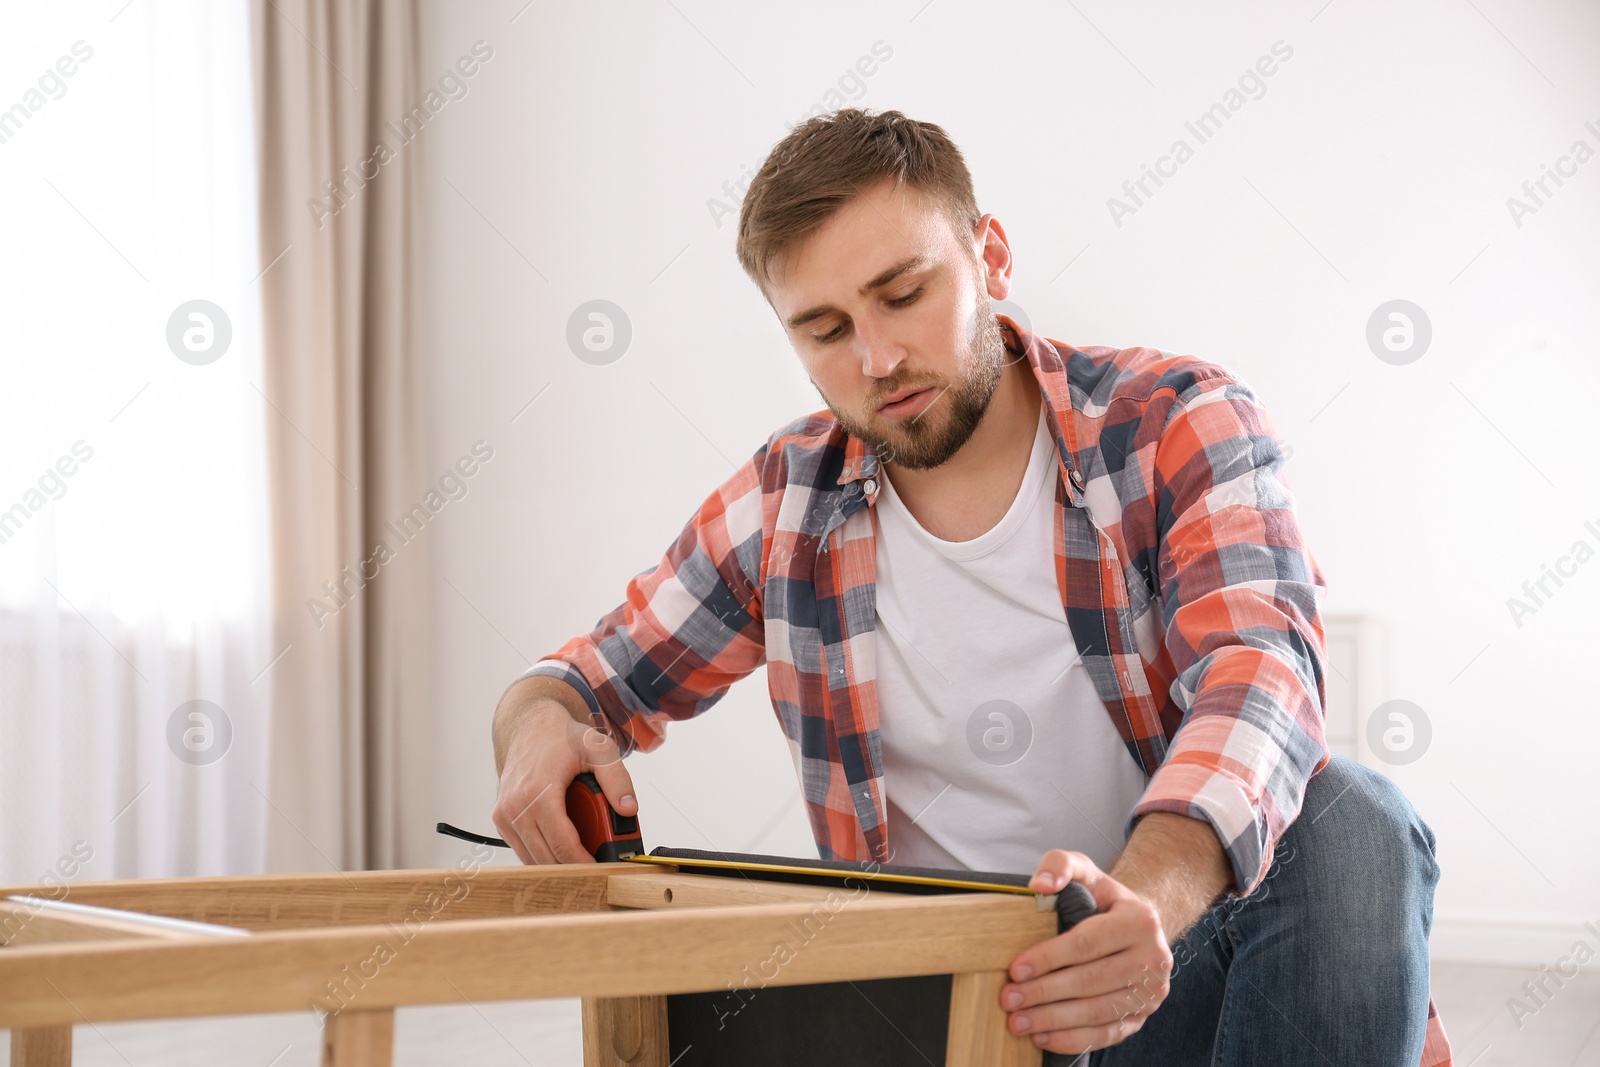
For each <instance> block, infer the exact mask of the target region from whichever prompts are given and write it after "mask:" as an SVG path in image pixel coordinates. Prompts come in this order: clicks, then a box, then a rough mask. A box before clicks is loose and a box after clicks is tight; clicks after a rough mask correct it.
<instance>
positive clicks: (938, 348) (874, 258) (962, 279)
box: [768, 180, 1009, 470]
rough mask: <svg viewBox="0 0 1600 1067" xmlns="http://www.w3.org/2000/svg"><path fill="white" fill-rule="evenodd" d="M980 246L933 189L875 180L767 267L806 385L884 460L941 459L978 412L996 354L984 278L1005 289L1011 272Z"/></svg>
mask: <svg viewBox="0 0 1600 1067" xmlns="http://www.w3.org/2000/svg"><path fill="white" fill-rule="evenodd" d="M995 229H997V230H998V225H997V224H996V226H995ZM981 232H983V230H982V228H981V227H980V233H981ZM1002 237H1003V234H1002ZM979 251H980V246H979V245H978V241H977V239H976V238H975V237H974V238H972V239H969V240H968V241H967V242H966V243H965V244H963V243H962V242H961V241H959V240H958V239H957V237H956V235H955V234H954V233H953V232H952V230H951V226H950V224H949V222H948V221H947V220H946V218H945V216H944V215H943V214H941V213H940V211H939V209H938V207H937V205H936V203H935V202H934V201H933V200H932V199H931V198H929V197H927V196H926V195H924V194H923V193H922V192H921V191H920V190H918V189H915V188H912V187H909V186H899V187H896V185H895V183H894V182H893V181H891V180H885V181H883V182H880V183H879V184H877V185H875V186H872V187H871V188H869V189H866V190H865V191H864V192H863V194H862V196H860V197H858V198H856V199H855V200H852V201H850V202H849V203H847V204H846V205H845V206H844V207H842V208H840V209H839V211H838V212H837V213H836V214H835V215H834V216H833V217H832V218H830V219H829V220H828V221H827V222H826V223H825V224H824V225H823V227H822V228H821V229H820V230H818V231H817V232H816V233H815V234H813V235H812V236H811V237H810V238H809V239H808V240H806V241H805V242H804V243H803V244H802V245H801V246H799V247H798V248H796V249H794V250H792V251H791V252H790V253H789V255H787V256H786V257H784V258H783V259H782V260H781V261H780V262H778V263H776V264H774V268H775V269H774V271H773V274H774V280H773V284H772V288H771V291H770V292H769V293H768V298H769V299H770V300H771V301H772V306H773V310H774V311H776V312H777V314H778V321H779V322H781V323H783V324H784V329H785V330H786V332H787V333H788V334H789V339H790V341H791V343H792V344H793V345H794V347H795V351H796V352H797V353H798V354H799V356H800V362H801V363H802V364H803V365H804V367H805V370H806V374H807V375H808V376H809V377H810V379H811V384H813V385H815V386H816V387H817V391H818V392H819V393H821V394H822V399H823V401H824V402H825V403H826V404H827V405H828V408H829V409H830V410H831V411H832V412H833V414H834V417H835V418H837V419H838V420H839V424H840V425H841V426H843V427H844V429H845V430H846V431H847V432H849V433H850V434H851V435H852V436H854V437H858V438H860V439H861V440H862V441H864V442H866V443H867V444H869V445H871V446H872V447H873V448H874V449H876V450H877V451H878V453H879V455H880V456H881V457H882V458H883V459H884V460H885V461H886V462H893V463H895V464H897V465H899V466H901V467H904V468H906V469H908V470H925V469H928V468H931V467H937V466H939V465H940V464H942V463H944V462H945V461H946V460H948V459H949V458H950V457H951V456H953V455H955V453H956V452H957V451H958V450H959V449H960V448H961V446H962V445H964V444H966V442H967V439H968V438H970V437H971V436H972V433H973V431H974V430H976V429H977V428H978V425H979V423H980V422H981V421H982V420H983V415H984V412H985V411H987V410H988V407H989V401H990V399H991V398H992V397H993V396H994V391H995V387H996V386H997V385H998V384H999V382H1000V376H1001V370H1002V368H1003V367H1004V365H1005V357H1006V350H1005V345H1004V342H1003V339H1002V335H1001V332H1000V327H999V324H998V322H996V320H995V317H994V311H993V307H992V305H991V301H990V295H991V294H990V287H991V286H994V287H996V288H998V289H999V292H997V293H996V294H995V295H996V296H997V297H1000V298H1003V297H1004V296H1005V291H1006V288H1007V285H1008V278H1007V277H1006V275H1007V274H1008V273H1009V272H1008V271H1005V270H990V269H989V268H988V266H987V265H986V264H985V261H984V260H977V261H976V262H975V259H976V256H977V255H978V253H979ZM1006 266H1007V267H1008V266H1009V262H1007V264H1006ZM912 390H924V392H923V393H922V394H921V395H919V396H913V397H908V398H907V400H906V402H905V403H904V404H903V405H887V406H886V405H885V401H887V400H889V399H890V398H891V397H898V396H902V395H903V394H906V393H907V392H908V391H912Z"/></svg>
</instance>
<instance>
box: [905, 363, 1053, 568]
mask: <svg viewBox="0 0 1600 1067" xmlns="http://www.w3.org/2000/svg"><path fill="white" fill-rule="evenodd" d="M1008 355H1009V354H1008ZM1041 402H1042V398H1041V395H1040V393H1039V383H1038V382H1037V381H1036V380H1035V379H1034V376H1033V368H1032V366H1031V365H1030V364H1029V362H1028V361H1027V360H1026V359H1009V360H1008V362H1007V365H1006V367H1005V369H1004V371H1003V372H1002V373H1001V376H1000V382H999V384H998V385H996V386H995V391H994V396H993V398H992V399H991V400H990V402H989V407H988V410H987V411H985V412H984V415H983V421H982V422H980V423H979V424H978V428H977V429H976V430H974V431H973V434H972V436H971V437H970V438H968V439H967V443H966V444H965V445H963V446H962V447H961V449H960V451H958V452H957V453H956V454H955V455H954V456H951V457H950V459H948V460H947V461H945V462H944V463H942V464H940V465H939V466H937V467H934V468H932V469H931V470H906V469H905V468H904V467H901V466H898V465H897V464H895V463H893V462H886V463H884V464H883V470H884V473H885V474H887V475H888V477H889V480H890V481H891V482H893V483H894V488H895V492H896V493H897V494H898V495H899V497H900V499H901V501H902V502H903V503H904V504H905V505H906V508H907V509H908V510H909V511H910V512H911V513H912V515H914V516H915V517H916V518H917V521H918V522H920V523H921V524H922V526H923V527H924V528H925V529H926V530H927V531H928V532H929V533H931V534H933V535H934V536H935V537H941V538H943V539H945V540H947V541H968V540H971V539H972V538H974V537H977V536H978V535H980V534H982V533H984V532H985V531H987V530H989V529H990V528H992V527H993V526H994V525H995V523H997V522H999V521H1000V518H1001V517H1002V516H1003V515H1004V514H1005V512H1006V509H1007V508H1008V507H1009V506H1010V504H1011V502H1012V501H1013V500H1015V499H1016V495H1017V490H1018V489H1019V488H1021V485H1022V476H1023V474H1024V473H1026V471H1027V468H1028V456H1029V455H1030V454H1031V453H1032V451H1033V440H1034V437H1035V435H1036V434H1037V433H1038V428H1039V405H1040V403H1041Z"/></svg>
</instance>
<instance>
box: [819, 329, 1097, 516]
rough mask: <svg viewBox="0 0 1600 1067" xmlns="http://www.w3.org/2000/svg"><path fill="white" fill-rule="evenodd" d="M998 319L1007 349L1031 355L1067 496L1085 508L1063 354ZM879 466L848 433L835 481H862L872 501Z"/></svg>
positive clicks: (868, 447) (875, 457)
mask: <svg viewBox="0 0 1600 1067" xmlns="http://www.w3.org/2000/svg"><path fill="white" fill-rule="evenodd" d="M995 318H997V319H998V320H999V321H1000V328H1001V330H1002V331H1003V332H1004V334H1005V345H1006V351H1008V352H1010V353H1011V354H1012V355H1014V356H1015V355H1026V356H1027V357H1028V365H1029V366H1030V367H1032V368H1033V375H1034V378H1035V379H1037V380H1038V382H1039V391H1040V392H1041V393H1043V394H1044V406H1045V414H1046V418H1047V419H1048V420H1049V423H1050V435H1051V437H1052V438H1053V439H1054V440H1055V441H1056V449H1057V451H1058V452H1060V453H1061V457H1062V461H1063V468H1064V472H1065V474H1066V476H1067V483H1066V485H1067V495H1068V497H1069V498H1070V500H1071V502H1072V505H1073V506H1074V507H1082V506H1083V475H1082V473H1081V472H1080V471H1079V469H1078V466H1077V462H1076V460H1075V458H1073V455H1072V453H1071V452H1070V451H1067V450H1069V449H1073V448H1074V447H1075V446H1076V436H1075V435H1074V434H1071V433H1068V432H1066V431H1067V430H1068V429H1069V428H1072V427H1071V424H1072V394H1071V390H1070V389H1069V388H1068V384H1067V374H1066V367H1065V366H1064V365H1063V364H1062V362H1061V354H1060V352H1058V351H1057V350H1056V348H1055V346H1054V345H1052V344H1051V343H1050V342H1049V341H1048V340H1047V339H1046V338H1044V337H1041V336H1040V335H1038V334H1035V333H1032V332H1030V331H1028V330H1025V329H1023V328H1022V327H1021V326H1019V325H1018V324H1017V322H1016V320H1014V319H1013V318H1011V316H1009V315H1006V314H1004V313H1003V312H995ZM1063 416H1065V419H1066V422H1067V425H1066V426H1063V425H1062V419H1063ZM878 467H879V459H878V452H877V450H876V449H875V448H873V447H872V446H871V445H869V444H867V443H866V442H865V441H863V440H861V439H860V438H859V437H856V436H854V435H851V434H847V435H846V436H845V445H844V468H843V469H842V470H841V471H840V472H839V477H838V478H837V479H836V480H835V482H834V484H835V485H848V484H849V483H851V482H857V481H859V482H863V485H862V489H863V491H864V492H865V493H866V497H867V501H868V502H869V503H870V502H872V501H873V500H875V499H877V496H878V491H879V485H880V481H879V473H878Z"/></svg>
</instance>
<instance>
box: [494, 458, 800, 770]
mask: <svg viewBox="0 0 1600 1067" xmlns="http://www.w3.org/2000/svg"><path fill="white" fill-rule="evenodd" d="M767 453H768V446H766V445H763V446H762V447H761V448H759V449H757V450H756V451H755V453H753V454H752V455H751V456H750V458H749V459H748V460H746V461H745V463H744V464H743V465H742V466H740V467H739V469H738V470H737V471H735V472H734V474H733V475H732V476H731V477H730V478H728V480H727V481H725V482H723V483H722V484H721V485H720V486H718V487H717V488H716V489H715V490H714V491H713V492H712V493H711V494H710V495H709V496H708V497H706V499H705V500H704V502H703V503H702V504H701V505H700V507H699V508H698V509H697V510H696V511H695V513H694V515H693V516H691V517H690V519H689V521H688V522H686V523H685V524H684V526H683V530H682V532H681V533H680V534H679V535H678V539H677V540H676V541H675V542H674V543H673V544H672V545H671V546H670V547H668V549H667V550H666V552H665V553H664V554H663V555H662V557H661V559H660V561H659V562H657V563H656V565H655V566H653V567H651V568H650V569H649V570H646V571H642V572H640V573H639V574H637V575H635V576H634V577H633V578H632V579H630V580H629V582H628V586H627V591H626V596H625V597H624V599H623V602H622V603H621V604H619V605H618V606H617V607H616V608H614V609H613V610H611V611H610V612H608V613H606V614H605V615H604V616H602V617H601V618H600V620H599V621H598V622H597V623H596V624H595V627H594V629H593V630H592V631H590V632H589V633H586V634H580V635H578V636H576V637H573V638H572V639H571V640H569V641H567V642H566V643H565V644H563V645H562V646H561V647H560V648H557V649H556V650H555V651H553V652H551V653H549V654H548V655H546V656H543V657H541V658H540V659H538V660H537V661H536V662H535V663H534V664H533V665H532V666H531V667H529V668H528V669H527V670H526V671H524V672H523V673H522V675H521V677H524V678H526V677H530V676H535V675H549V676H552V677H555V678H559V679H561V680H562V681H564V682H566V683H567V684H569V685H571V686H572V687H573V688H574V689H576V690H577V691H578V692H579V693H580V694H581V695H582V696H583V699H584V701H585V702H586V703H587V704H588V706H589V713H590V716H591V717H592V718H593V719H594V723H595V726H596V727H598V728H599V729H600V730H602V731H604V732H605V733H606V735H607V736H609V737H610V738H612V740H614V741H615V742H616V743H617V747H618V749H619V750H620V751H621V752H622V754H623V755H628V754H629V753H631V752H634V751H644V752H649V751H652V750H653V749H655V748H657V747H658V746H659V745H660V744H661V743H662V741H663V740H665V737H666V732H665V731H666V726H667V724H668V723H669V722H681V721H683V720H686V719H690V718H693V717H694V716H696V715H699V714H700V713H702V712H704V711H706V710H707V709H709V708H710V707H711V706H712V705H713V704H715V703H716V702H717V701H718V700H720V699H721V698H722V696H723V695H724V694H725V693H726V692H727V691H728V689H729V687H730V686H732V685H733V683H734V682H736V681H738V680H739V679H740V678H743V677H745V676H746V675H748V674H750V673H751V672H752V671H754V670H755V669H756V668H758V667H760V666H761V665H762V664H763V663H765V662H766V641H765V636H764V626H763V621H762V610H761V597H760V589H759V583H758V574H759V572H760V568H761V553H762V541H763V534H762V476H763V468H764V462H765V457H766V456H767Z"/></svg>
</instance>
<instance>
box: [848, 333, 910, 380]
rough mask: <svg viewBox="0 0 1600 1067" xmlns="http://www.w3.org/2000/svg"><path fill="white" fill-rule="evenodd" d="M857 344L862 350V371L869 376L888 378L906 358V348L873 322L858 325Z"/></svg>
mask: <svg viewBox="0 0 1600 1067" xmlns="http://www.w3.org/2000/svg"><path fill="white" fill-rule="evenodd" d="M856 346H857V348H858V349H859V350H860V356H861V373H862V374H865V375H866V376H867V377H869V378H887V377H889V376H890V375H891V374H893V373H894V371H895V368H896V367H898V366H900V364H901V363H902V362H903V361H904V360H905V357H906V350H905V348H904V347H903V346H902V345H901V344H900V343H899V342H898V341H895V340H894V339H893V338H891V337H890V336H889V335H888V334H886V333H885V332H884V331H883V330H881V329H879V328H878V327H877V326H876V325H874V324H871V323H860V324H858V325H857V327H856Z"/></svg>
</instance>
